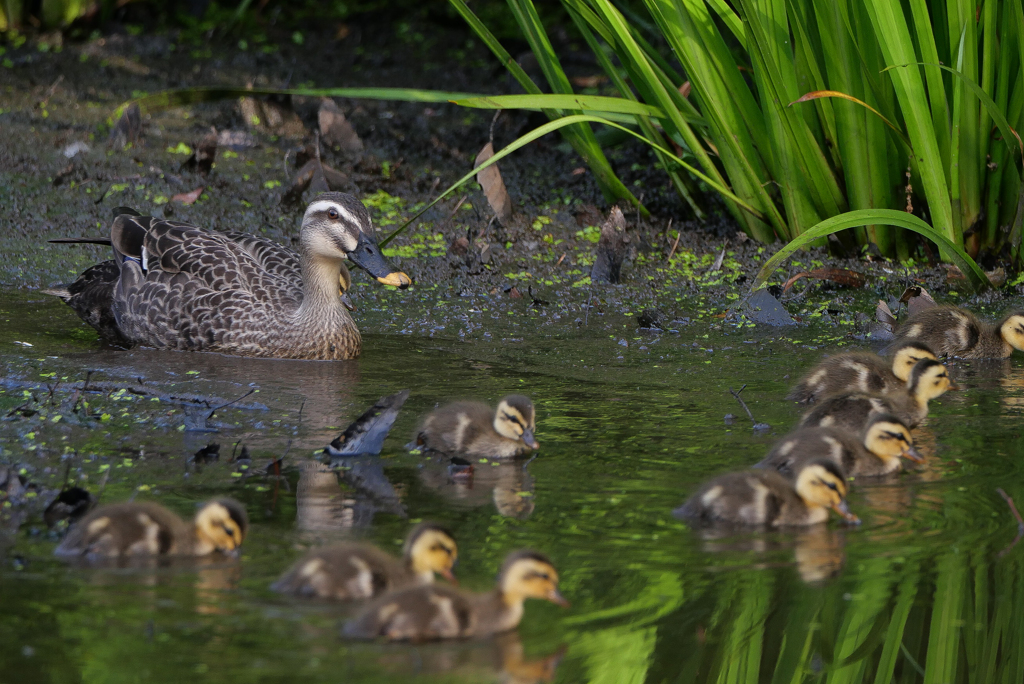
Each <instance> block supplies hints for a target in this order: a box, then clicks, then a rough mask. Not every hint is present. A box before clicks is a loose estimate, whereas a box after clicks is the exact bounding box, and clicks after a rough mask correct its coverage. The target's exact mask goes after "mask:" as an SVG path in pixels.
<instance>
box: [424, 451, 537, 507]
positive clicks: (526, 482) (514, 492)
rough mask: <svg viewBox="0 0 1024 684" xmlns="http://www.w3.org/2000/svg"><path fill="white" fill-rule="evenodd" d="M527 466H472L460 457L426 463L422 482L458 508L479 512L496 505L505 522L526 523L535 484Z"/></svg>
mask: <svg viewBox="0 0 1024 684" xmlns="http://www.w3.org/2000/svg"><path fill="white" fill-rule="evenodd" d="M528 465H529V462H527V463H516V462H509V461H490V460H487V461H486V462H480V461H477V462H471V461H468V460H466V459H461V458H458V457H452V458H449V457H447V456H441V455H438V456H433V457H430V458H427V459H424V462H423V464H422V467H421V468H420V480H421V481H422V482H423V483H424V484H425V485H426V486H428V487H430V488H431V489H433V490H434V491H436V492H438V493H439V494H440V495H441V496H443V497H444V498H445V499H447V500H448V501H449V502H451V503H452V504H453V505H455V506H457V507H459V508H463V509H466V508H478V507H480V506H485V505H487V504H488V503H491V502H493V503H494V506H495V508H497V509H498V513H499V514H501V515H503V516H505V517H506V518H516V519H518V520H526V519H527V518H529V517H530V515H532V514H533V509H534V505H535V504H534V498H533V491H534V482H533V477H532V476H531V475H530V472H529V470H528V469H527V466H528Z"/></svg>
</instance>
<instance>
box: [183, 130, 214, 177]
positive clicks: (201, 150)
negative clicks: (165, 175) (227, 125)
mask: <svg viewBox="0 0 1024 684" xmlns="http://www.w3.org/2000/svg"><path fill="white" fill-rule="evenodd" d="M217 140H218V136H217V129H216V128H213V129H211V130H210V132H209V133H207V134H206V135H205V136H204V137H203V139H202V140H200V141H199V142H198V143H197V144H196V145H195V151H194V152H192V156H190V157H189V158H188V159H186V160H185V161H184V163H182V165H181V168H182V169H188V170H189V171H198V172H199V173H201V174H202V175H204V176H206V175H208V174H209V173H210V169H212V168H213V162H214V160H215V159H216V158H217Z"/></svg>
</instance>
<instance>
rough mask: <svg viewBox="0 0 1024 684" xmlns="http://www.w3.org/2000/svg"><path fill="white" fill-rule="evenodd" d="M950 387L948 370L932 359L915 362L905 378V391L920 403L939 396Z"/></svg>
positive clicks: (951, 385) (951, 384)
mask: <svg viewBox="0 0 1024 684" xmlns="http://www.w3.org/2000/svg"><path fill="white" fill-rule="evenodd" d="M952 387H953V383H952V381H950V379H949V371H947V370H946V367H945V366H943V365H942V364H941V363H939V362H938V361H935V360H934V359H922V360H920V361H918V362H917V363H915V364H914V369H913V370H911V371H910V377H909V378H907V391H909V392H910V394H911V395H912V396H913V397H914V398H915V399H916V400H917V401H918V402H921V403H922V404H924V403H927V402H929V401H931V400H932V399H935V398H936V397H941V396H942V395H943V394H945V393H946V390H948V389H951V388H952Z"/></svg>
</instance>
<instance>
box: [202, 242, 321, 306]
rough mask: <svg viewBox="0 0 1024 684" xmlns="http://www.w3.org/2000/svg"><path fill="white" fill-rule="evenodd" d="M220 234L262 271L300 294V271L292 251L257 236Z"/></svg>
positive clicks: (297, 260)
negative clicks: (282, 281)
mask: <svg viewBox="0 0 1024 684" xmlns="http://www.w3.org/2000/svg"><path fill="white" fill-rule="evenodd" d="M221 234H222V235H223V236H224V237H226V238H228V239H229V240H232V241H233V242H234V243H235V244H237V245H239V246H240V247H242V249H244V250H245V251H246V252H248V253H249V255H250V256H251V257H252V258H253V259H255V260H256V262H257V263H259V264H260V266H261V267H262V268H263V270H264V271H266V272H267V273H273V274H274V275H276V276H278V277H280V278H282V279H283V280H286V281H288V282H291V283H293V284H294V286H295V287H296V288H297V289H298V291H299V292H300V293H301V292H302V269H301V267H300V265H299V255H298V254H296V253H295V252H294V251H292V250H290V249H288V248H287V247H284V246H282V245H279V244H277V243H276V242H274V241H273V240H268V239H267V238H264V237H260V236H259V235H251V234H249V233H239V232H236V231H227V232H224V233H221ZM300 296H301V294H300Z"/></svg>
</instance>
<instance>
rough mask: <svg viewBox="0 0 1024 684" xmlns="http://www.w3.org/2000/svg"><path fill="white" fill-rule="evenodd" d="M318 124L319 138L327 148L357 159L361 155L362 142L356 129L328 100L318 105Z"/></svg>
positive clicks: (332, 101)
mask: <svg viewBox="0 0 1024 684" xmlns="http://www.w3.org/2000/svg"><path fill="white" fill-rule="evenodd" d="M317 119H318V122H319V124H320V138H321V139H322V140H323V141H324V143H326V144H327V145H328V146H330V147H333V148H336V149H339V150H341V152H343V153H344V154H345V155H347V156H351V157H358V156H359V155H361V154H362V153H363V141H362V140H360V139H359V135H358V134H357V133H356V129H354V128H352V124H351V123H349V121H348V120H347V119H346V118H345V115H344V114H343V113H342V111H341V110H340V109H338V105H337V104H336V103H335V102H334V100H331V99H329V98H324V99H323V100H322V101H321V103H320V111H319V113H318V114H317Z"/></svg>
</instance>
